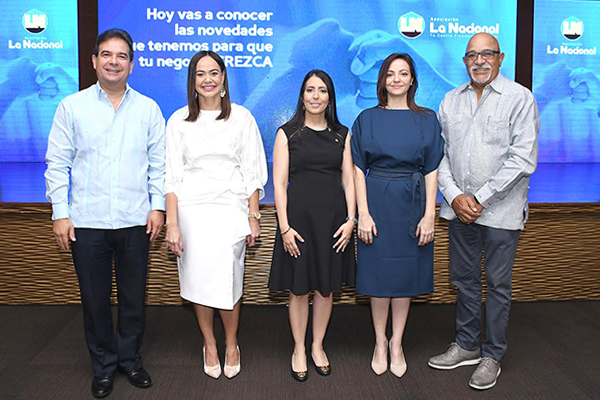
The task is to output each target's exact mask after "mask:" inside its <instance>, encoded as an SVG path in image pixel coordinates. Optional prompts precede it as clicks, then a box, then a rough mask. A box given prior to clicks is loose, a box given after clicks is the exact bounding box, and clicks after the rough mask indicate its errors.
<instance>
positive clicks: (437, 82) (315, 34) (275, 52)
mask: <svg viewBox="0 0 600 400" xmlns="http://www.w3.org/2000/svg"><path fill="white" fill-rule="evenodd" d="M98 10H99V30H100V31H103V30H105V29H108V28H123V29H125V30H127V31H128V32H129V33H130V34H131V35H132V37H133V39H134V42H135V58H134V59H135V63H136V65H135V68H134V71H133V74H132V75H131V77H130V79H129V83H130V84H131V86H132V87H134V88H136V89H137V90H138V91H140V92H142V93H144V94H146V95H148V96H150V97H152V98H153V99H155V100H156V101H157V102H158V104H159V105H160V106H161V109H162V111H163V113H164V115H165V117H166V118H168V117H169V116H170V115H171V113H172V112H173V111H175V110H176V109H178V108H179V107H181V106H183V105H184V104H185V103H186V77H187V66H188V63H189V59H190V58H191V57H192V56H193V55H194V54H195V53H196V52H197V51H200V50H214V51H216V52H218V53H219V54H220V55H221V56H222V57H223V58H224V59H225V62H226V63H227V67H228V71H229V85H230V92H231V98H232V100H233V101H234V102H235V103H238V104H242V105H244V106H245V107H247V108H248V109H249V110H250V111H251V112H252V114H253V115H254V116H255V118H256V120H257V122H258V125H259V127H260V129H261V132H262V136H263V141H264V144H265V150H266V152H267V157H268V158H269V159H270V158H271V153H272V145H273V141H274V138H275V133H276V130H277V127H279V126H280V125H281V124H283V123H284V122H286V121H287V120H288V119H289V118H290V116H291V114H292V113H293V110H294V107H295V105H296V102H297V99H298V93H299V90H300V84H301V82H302V78H303V77H304V75H305V74H306V73H307V72H308V71H309V70H311V69H314V68H319V69H323V70H325V71H327V72H328V73H329V74H330V75H331V76H332V78H333V81H334V84H335V88H336V93H337V100H338V107H339V108H338V113H339V115H340V119H341V122H342V123H343V124H345V125H347V126H350V125H351V124H352V122H353V121H354V118H355V117H356V116H357V115H358V113H359V112H360V111H361V110H362V109H364V108H367V107H372V106H374V105H376V104H377V101H376V91H375V82H376V79H377V72H378V69H379V66H380V65H381V62H382V61H383V59H385V57H387V56H388V55H389V54H390V53H393V52H407V53H410V54H411V55H412V56H413V57H414V59H415V61H416V65H417V73H418V77H419V92H418V93H417V102H418V103H419V104H420V105H423V106H427V107H430V108H433V109H434V110H436V111H437V109H438V106H439V103H440V101H441V100H442V98H443V96H444V94H445V93H446V92H447V91H449V90H450V89H452V88H453V87H455V86H458V85H460V84H462V83H464V82H466V81H467V79H468V76H467V73H466V71H465V66H464V64H463V63H462V55H463V54H464V52H465V47H466V44H467V41H468V38H469V37H470V36H471V35H472V34H474V33H476V32H479V31H482V30H484V31H488V32H490V33H492V34H494V35H495V36H497V37H498V39H499V40H500V43H501V46H502V50H503V51H504V52H505V53H506V57H505V59H504V63H503V67H502V72H503V74H504V75H505V76H506V77H508V78H509V79H514V70H515V43H516V13H517V1H516V0H506V1H502V5H501V6H500V5H499V4H498V2H495V1H487V0H486V1H483V0H470V1H465V0H451V1H440V0H437V1H433V0H420V1H385V0H380V1H364V0H361V1H357V0H344V1H341V0H329V1H323V0H318V1H316V0H302V1H281V2H275V1H265V0H252V1H248V0H235V1H198V0H193V1H192V0H178V1H164V0H161V1H156V0H129V1H121V0H99V2H98Z"/></svg>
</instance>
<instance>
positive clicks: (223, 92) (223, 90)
mask: <svg viewBox="0 0 600 400" xmlns="http://www.w3.org/2000/svg"><path fill="white" fill-rule="evenodd" d="M225 94H227V92H226V91H225V88H224V87H222V88H221V98H223V97H225Z"/></svg>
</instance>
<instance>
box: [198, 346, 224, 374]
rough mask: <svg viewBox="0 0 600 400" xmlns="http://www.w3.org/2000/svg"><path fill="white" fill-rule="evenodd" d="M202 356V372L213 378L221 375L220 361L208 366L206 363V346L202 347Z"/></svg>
mask: <svg viewBox="0 0 600 400" xmlns="http://www.w3.org/2000/svg"><path fill="white" fill-rule="evenodd" d="M202 358H203V361H204V373H205V374H206V375H208V376H210V377H211V378H213V379H218V378H219V377H220V376H221V362H218V363H217V365H213V366H212V367H209V366H207V365H206V347H202Z"/></svg>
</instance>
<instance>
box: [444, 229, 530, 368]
mask: <svg viewBox="0 0 600 400" xmlns="http://www.w3.org/2000/svg"><path fill="white" fill-rule="evenodd" d="M448 229H449V232H448V233H449V239H450V281H451V282H452V284H453V285H455V286H456V287H457V288H458V293H457V303H456V343H458V345H459V346H460V347H462V348H463V349H466V350H475V349H477V348H479V345H480V338H481V256H482V253H484V254H485V260H484V263H485V277H486V282H487V297H486V301H485V314H486V324H485V330H486V338H485V341H484V343H483V346H482V349H481V354H482V357H491V358H493V359H495V360H498V361H500V360H502V357H504V353H506V348H507V344H506V328H507V326H508V314H509V311H510V301H511V288H512V283H511V278H512V267H513V262H514V259H515V254H516V252H517V244H518V242H519V234H520V231H511V230H506V229H496V228H490V227H487V226H482V225H477V224H463V223H462V222H460V221H459V220H458V219H454V220H452V221H450V223H449V228H448Z"/></svg>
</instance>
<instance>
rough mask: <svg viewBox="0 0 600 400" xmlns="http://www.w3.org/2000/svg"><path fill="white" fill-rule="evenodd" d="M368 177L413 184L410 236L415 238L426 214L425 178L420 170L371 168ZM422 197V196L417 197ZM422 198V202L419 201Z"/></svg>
mask: <svg viewBox="0 0 600 400" xmlns="http://www.w3.org/2000/svg"><path fill="white" fill-rule="evenodd" d="M368 177H371V178H379V179H385V180H389V181H408V180H410V181H411V183H412V187H411V195H412V202H411V211H410V225H409V227H408V234H409V235H410V237H411V238H413V239H414V238H415V232H416V230H417V224H418V223H419V221H417V219H418V220H420V219H421V218H422V216H423V214H424V213H425V200H426V199H425V178H424V177H423V173H421V170H420V169H416V168H415V169H393V168H374V167H371V168H369V174H368ZM417 195H420V196H417ZM417 197H420V201H419V200H417Z"/></svg>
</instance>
